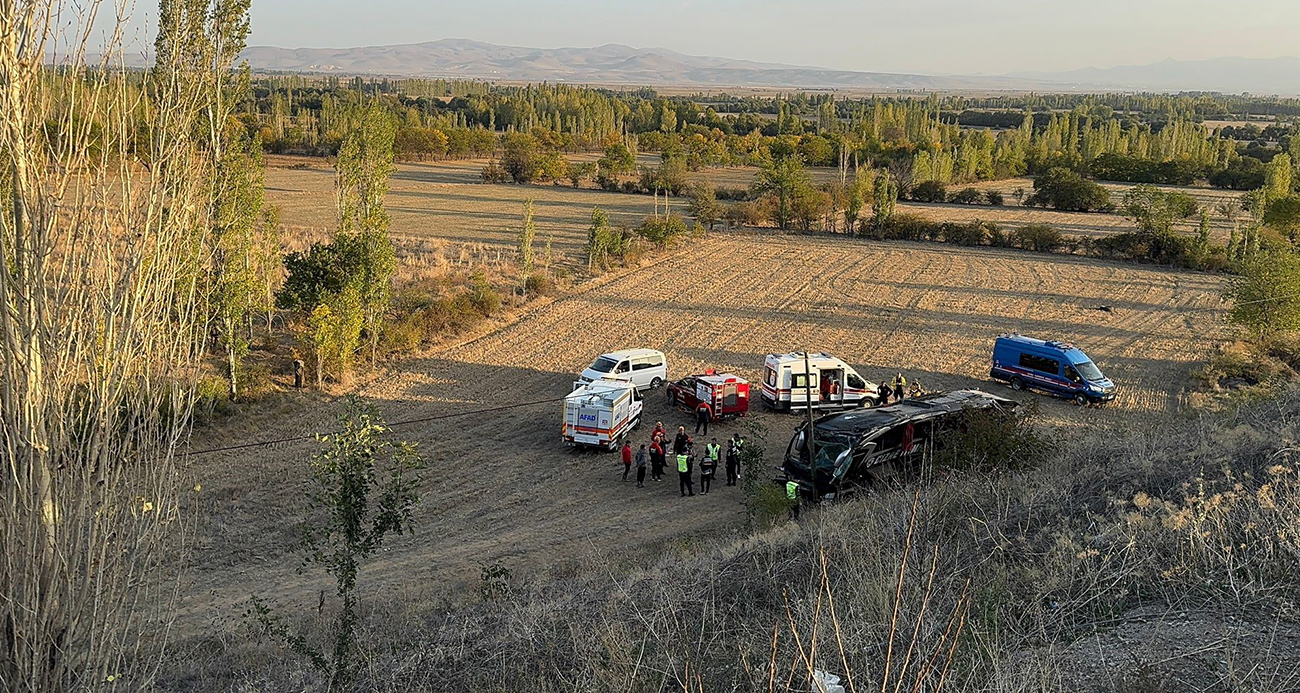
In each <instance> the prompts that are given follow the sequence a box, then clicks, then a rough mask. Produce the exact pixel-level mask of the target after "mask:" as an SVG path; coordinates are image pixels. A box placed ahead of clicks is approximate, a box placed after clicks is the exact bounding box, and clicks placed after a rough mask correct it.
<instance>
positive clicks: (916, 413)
mask: <svg viewBox="0 0 1300 693" xmlns="http://www.w3.org/2000/svg"><path fill="white" fill-rule="evenodd" d="M1019 405H1020V403H1019V402H1016V401H1015V400H1010V399H1007V398H1005V397H998V396H997V395H991V394H989V393H987V392H984V391H981V390H956V391H953V392H943V393H936V394H930V395H922V396H920V397H917V398H914V399H906V400H903V401H902V402H899V403H898V404H891V405H889V406H887V407H878V408H875V409H858V410H854V411H850V412H844V413H842V414H830V415H828V416H823V417H821V418H820V419H817V420H816V421H814V422H813V424H814V426H815V427H816V429H817V434H818V435H821V434H822V433H823V432H824V433H830V434H835V435H840V436H852V437H855V438H859V439H861V440H870V439H871V438H873V437H875V436H874V435H873V434H875V433H878V432H884V431H887V430H889V429H891V428H893V427H895V426H898V425H899V424H904V423H909V422H912V423H915V422H918V421H925V420H926V419H929V418H932V417H935V416H942V415H944V414H951V413H954V412H959V411H962V410H963V409H986V408H988V407H1000V408H1005V409H1014V408H1015V407H1017V406H1019Z"/></svg>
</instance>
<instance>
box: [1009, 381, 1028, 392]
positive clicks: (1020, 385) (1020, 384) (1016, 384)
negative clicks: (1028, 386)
mask: <svg viewBox="0 0 1300 693" xmlns="http://www.w3.org/2000/svg"><path fill="white" fill-rule="evenodd" d="M1011 389H1012V390H1015V391H1016V392H1021V391H1023V390H1024V389H1025V381H1023V380H1021V379H1020V378H1012V379H1011Z"/></svg>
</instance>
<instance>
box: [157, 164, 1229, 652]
mask: <svg viewBox="0 0 1300 693" xmlns="http://www.w3.org/2000/svg"><path fill="white" fill-rule="evenodd" d="M415 170H416V171H419V170H421V169H418V168H417V169H415ZM484 187H487V186H484ZM498 187H501V186H492V187H491V188H490V189H489V190H493V191H494V190H495V189H496V188H498ZM430 204H432V203H430ZM440 228H446V227H445V226H444V227H440ZM1220 289H1221V280H1220V278H1219V277H1217V276H1214V275H1207V274H1196V273H1187V272H1172V271H1164V270H1160V269H1155V268H1150V267H1143V266H1138V265H1125V264H1117V263H1107V262H1100V261H1091V260H1084V259H1078V258H1069V257H1060V256H1046V255H1042V256H1040V255H1033V254H1027V253H1022V252H1016V251H1002V250H993V249H965V248H956V247H948V246H941V245H927V244H901V243H892V244H885V243H872V242H868V241H863V240H857V239H845V238H832V237H827V236H796V235H776V234H770V233H763V234H760V233H746V232H741V233H722V234H716V235H713V236H711V237H709V238H708V239H706V240H704V241H701V242H699V243H697V244H696V245H694V246H692V247H688V248H685V249H683V250H680V251H678V252H676V253H674V254H672V255H670V256H667V257H665V258H663V259H662V260H661V261H660V262H659V263H658V264H656V265H653V266H649V267H644V268H641V269H639V270H633V271H627V272H623V273H619V274H612V275H608V276H606V277H602V278H600V279H597V280H595V281H593V282H590V283H588V284H586V285H584V286H583V287H582V288H581V289H580V290H578V291H576V292H574V293H572V294H570V295H568V296H566V297H563V298H560V299H558V300H555V301H552V302H549V303H546V304H545V305H542V306H540V307H538V308H536V309H534V310H533V311H531V312H529V313H527V314H525V315H523V316H522V317H521V318H520V319H519V320H517V321H515V322H513V323H511V324H508V325H505V326H503V327H501V328H500V329H497V330H494V331H492V332H490V333H488V334H486V335H485V336H481V337H479V338H477V339H473V340H471V341H467V342H463V343H459V344H453V345H451V346H447V347H444V348H440V349H437V350H434V351H432V352H430V353H427V354H425V355H423V356H421V357H418V358H413V359H410V360H407V361H404V362H402V363H399V364H396V365H395V366H394V367H392V368H391V369H389V370H388V371H387V372H385V373H383V374H380V375H379V376H378V377H376V378H374V379H373V380H371V381H370V382H369V383H367V384H365V385H363V386H362V387H361V388H360V394H361V395H362V396H363V397H365V398H368V399H370V400H372V401H374V402H376V403H377V404H378V405H379V406H380V407H381V408H382V409H383V411H384V412H385V413H386V414H387V416H388V417H389V418H390V420H403V419H413V418H425V417H434V416H443V415H451V414H460V413H463V412H465V411H466V410H470V411H473V410H478V409H480V408H484V407H492V406H499V405H501V404H506V403H517V402H531V401H542V400H546V401H547V402H546V403H543V404H539V405H537V406H535V407H527V408H520V409H514V410H510V411H506V412H502V413H497V414H491V415H481V416H471V417H460V418H449V419H445V420H441V421H433V422H429V423H424V424H419V425H416V426H409V427H404V428H401V429H399V432H400V437H401V438H403V439H407V440H411V441H414V442H416V443H418V444H419V445H420V448H421V450H422V452H423V453H424V454H425V455H426V456H427V458H428V459H429V461H430V467H429V469H428V470H427V471H426V472H425V478H426V481H425V483H424V486H423V489H422V491H423V493H424V496H425V501H424V503H423V504H422V505H421V506H420V508H419V510H418V512H417V531H418V533H417V534H416V535H414V536H408V537H399V538H397V539H396V540H395V541H392V542H391V543H390V544H388V545H386V546H385V548H384V550H383V551H382V552H381V553H380V554H379V555H378V556H377V557H376V558H375V560H374V561H373V562H372V563H371V564H369V565H367V566H366V567H365V568H364V569H363V576H362V584H363V585H365V586H366V589H367V590H382V591H384V592H385V593H388V594H398V595H400V596H401V597H402V598H403V599H404V600H408V601H410V602H411V603H415V604H420V603H423V604H436V603H437V602H439V601H440V600H443V599H459V598H461V597H460V596H458V595H463V594H464V592H462V591H461V589H462V588H465V587H471V586H472V585H473V584H474V583H475V582H476V580H477V576H478V570H479V564H480V563H485V564H489V565H490V564H497V563H499V564H503V565H505V566H506V567H508V568H509V569H510V570H512V571H513V572H514V573H515V575H516V576H521V577H523V576H530V577H531V576H535V575H537V574H539V573H547V572H549V573H561V574H562V573H563V572H565V571H568V570H571V569H574V568H576V567H581V566H584V565H585V566H588V567H590V566H591V565H596V566H600V567H601V568H607V567H608V566H609V565H610V564H611V563H613V564H619V563H622V562H628V561H637V560H640V559H642V558H644V557H645V556H647V555H650V554H654V553H658V552H662V551H665V550H671V549H672V547H674V546H680V545H682V544H684V543H693V542H713V541H722V540H725V539H726V538H727V537H729V536H731V534H732V533H733V531H734V530H738V529H740V528H742V527H743V525H744V522H745V519H744V512H743V507H742V503H741V497H740V493H739V490H738V489H736V488H727V487H725V486H721V485H720V484H719V486H718V487H717V488H716V490H715V493H714V494H712V495H710V496H708V497H702V496H699V495H697V496H696V497H694V498H689V499H682V498H680V497H679V496H678V494H677V489H676V484H675V479H673V478H671V477H670V478H667V479H666V480H665V481H664V482H663V483H659V484H655V483H649V485H648V487H647V488H645V489H640V490H638V489H636V488H634V484H632V483H621V482H620V481H619V478H618V477H619V473H620V472H621V465H620V464H619V463H618V462H617V458H616V456H614V455H612V454H594V453H575V452H572V451H569V450H567V449H565V448H564V447H563V445H561V443H560V441H559V436H558V421H557V419H558V417H559V404H558V402H557V401H556V400H557V399H558V398H560V397H562V396H563V395H564V394H565V393H566V392H567V391H568V390H569V387H570V384H571V382H572V380H573V378H574V374H575V373H577V372H578V371H579V370H580V369H581V368H582V367H583V366H585V365H586V364H587V363H588V362H589V361H590V360H591V359H592V358H593V357H594V356H595V355H597V354H599V353H600V352H602V351H605V350H608V349H613V348H619V347H628V346H646V347H654V348H659V349H662V350H664V351H665V352H666V353H667V355H668V359H669V369H670V370H669V372H670V376H671V377H680V376H681V375H684V374H687V373H689V372H695V371H698V370H700V369H702V368H704V367H706V366H716V367H719V368H724V369H731V370H736V371H738V372H740V373H742V374H744V375H746V376H748V377H750V378H753V379H757V376H758V372H759V369H760V368H761V364H762V358H763V354H765V353H767V352H771V351H778V350H782V351H783V350H790V349H795V348H801V347H804V346H808V347H811V348H814V349H819V350H826V351H829V352H831V353H834V354H837V355H839V356H841V357H842V358H844V359H845V360H847V361H848V362H850V363H851V364H853V365H855V366H856V367H858V368H859V369H860V372H862V374H863V375H864V376H866V377H868V378H869V379H883V378H885V377H887V376H888V374H890V373H892V372H894V371H896V370H903V371H905V372H906V373H907V374H908V375H909V376H910V377H912V378H920V379H921V381H922V382H923V383H924V384H925V385H926V386H928V387H930V388H957V387H972V386H973V387H983V388H989V389H992V390H993V391H995V392H999V393H1005V392H1009V390H1006V389H1005V388H1004V387H1002V386H1000V385H996V384H993V383H991V382H990V381H988V379H987V377H986V368H987V365H986V364H987V362H988V359H989V352H990V349H991V344H992V341H993V339H994V337H995V336H996V335H998V334H1000V333H1003V332H1006V331H1012V330H1017V331H1021V332H1025V333H1030V334H1036V335H1045V336H1053V337H1061V338H1070V339H1073V340H1075V341H1076V342H1077V343H1079V344H1080V345H1081V346H1082V347H1083V348H1085V349H1086V350H1087V351H1088V352H1089V353H1090V355H1092V356H1093V358H1095V359H1096V360H1097V362H1098V364H1099V365H1100V366H1101V367H1102V369H1103V370H1105V371H1106V373H1107V374H1108V375H1110V376H1111V377H1112V378H1114V379H1115V380H1117V381H1118V382H1119V383H1120V387H1121V397H1120V399H1119V400H1118V401H1117V402H1116V403H1115V404H1114V405H1113V406H1110V407H1106V408H1100V409H1098V408H1087V409H1080V408H1076V407H1074V406H1072V405H1069V404H1066V403H1063V402H1060V401H1056V400H1048V399H1046V398H1043V397H1038V396H1030V397H1032V398H1033V399H1036V400H1039V401H1040V402H1041V404H1042V408H1043V415H1044V417H1045V420H1046V421H1048V422H1051V423H1052V424H1053V425H1055V426H1058V427H1060V428H1062V429H1071V428H1076V427H1080V426H1092V425H1104V426H1108V427H1116V426H1130V425H1132V426H1141V425H1143V424H1144V423H1145V422H1148V421H1150V420H1151V419H1152V417H1163V416H1166V415H1169V414H1171V413H1173V412H1176V411H1178V410H1180V409H1181V408H1182V407H1183V406H1184V402H1185V398H1186V393H1185V389H1186V387H1187V385H1188V378H1189V376H1188V370H1189V368H1188V367H1189V365H1190V364H1191V363H1193V362H1195V361H1197V360H1199V359H1201V358H1203V356H1204V355H1205V354H1206V353H1207V351H1208V350H1209V349H1210V348H1211V347H1212V344H1213V343H1214V342H1215V341H1217V340H1218V339H1219V338H1220V333H1221V327H1220V326H1221V323H1222V318H1223V309H1222V306H1221V301H1220V298H1219V291H1220ZM1100 304H1107V305H1111V306H1113V307H1114V309H1115V310H1114V312H1113V313H1105V312H1099V311H1097V310H1095V307H1096V306H1097V305H1100ZM337 411H338V405H334V406H332V407H325V406H318V405H312V406H303V407H301V408H298V409H296V410H290V411H286V412H282V413H278V414H276V415H275V416H272V417H268V420H267V421H265V422H264V423H263V424H262V425H261V426H260V427H259V428H258V430H257V431H256V433H255V434H254V435H247V434H245V435H238V436H232V435H230V434H229V432H226V433H223V432H222V431H220V430H216V429H213V430H210V431H206V432H204V435H203V438H206V439H207V440H199V441H196V442H195V443H194V447H195V448H196V449H199V448H203V447H206V446H207V445H210V444H217V445H219V444H227V445H228V444H232V443H240V442H251V441H252V440H269V439H275V438H279V437H284V436H295V435H302V434H303V433H305V432H312V431H325V430H329V429H330V428H331V427H332V418H333V416H334V415H335V413H336V412H337ZM688 418H689V417H688V415H687V414H686V413H684V412H676V411H670V410H669V409H668V408H667V405H666V403H665V401H664V399H663V394H662V391H661V392H656V393H651V394H650V396H649V397H648V399H647V414H646V419H647V423H646V424H644V425H643V427H642V428H641V429H640V430H638V431H637V434H636V436H635V439H634V440H636V441H637V442H641V440H642V439H643V438H644V437H645V436H648V434H649V428H650V426H651V425H652V422H653V421H654V420H656V419H661V420H663V421H665V422H666V423H668V424H669V425H670V426H676V425H679V424H685V423H686V422H687V420H688ZM755 418H757V419H758V420H759V421H760V422H761V423H763V424H765V425H766V426H767V427H768V428H769V429H770V431H771V437H770V440H769V445H770V449H771V450H772V451H773V453H774V454H775V453H777V452H778V451H780V450H783V449H784V447H785V444H786V442H787V441H788V439H789V435H790V433H791V431H792V430H793V427H794V426H795V425H796V423H797V421H798V419H797V418H796V417H794V416H789V415H779V414H767V413H762V412H757V413H756V415H755ZM242 428H243V430H244V431H247V430H248V429H249V427H248V426H247V425H244V426H243V427H242ZM737 428H738V426H737V425H736V424H730V425H723V426H719V427H718V430H717V434H719V435H718V437H719V438H721V437H723V436H726V435H730V433H731V432H732V431H734V430H737ZM314 449H315V445H314V444H311V443H307V444H302V443H296V444H286V445H283V446H279V447H276V448H273V449H268V448H261V449H256V448H255V449H252V450H244V451H238V452H230V453H220V454H211V455H204V456H201V457H195V458H192V459H191V460H190V464H191V465H192V466H191V472H192V473H193V474H194V476H195V477H196V479H197V481H198V482H199V483H201V484H202V487H203V490H202V491H201V493H200V494H199V498H201V504H202V506H203V511H204V514H205V515H206V518H207V519H206V520H205V524H204V526H203V527H202V528H201V530H200V534H199V537H198V539H199V541H198V542H197V543H196V545H195V547H194V548H195V554H194V565H195V572H194V573H193V574H192V576H191V577H192V582H191V583H190V584H188V585H186V586H185V588H184V592H185V598H184V601H183V604H182V613H181V622H180V624H179V628H180V630H181V632H182V633H186V632H193V631H194V630H195V629H197V628H202V627H210V626H211V625H213V624H214V623H217V622H223V621H225V620H226V619H228V618H231V617H232V615H234V614H237V613H239V612H241V611H242V606H243V603H244V602H245V600H246V599H247V598H248V597H249V596H250V595H261V596H264V597H269V598H271V599H273V600H277V601H279V602H281V603H286V602H287V603H296V604H297V605H298V606H299V607H304V608H314V606H315V604H316V601H317V591H318V590H328V589H329V585H328V583H326V582H324V581H322V580H320V579H319V578H316V577H308V576H303V575H299V574H297V572H296V567H297V565H298V559H297V556H296V555H293V554H291V553H290V551H291V547H292V546H293V543H294V540H295V538H296V536H297V535H296V531H295V528H294V525H293V522H294V521H295V518H296V517H297V516H298V514H299V511H298V508H299V502H300V501H299V499H300V498H301V497H302V494H303V486H302V480H303V477H304V473H305V470H304V460H305V459H306V457H307V456H308V455H309V454H310V453H311V452H312V451H313V450H314ZM749 472H750V473H765V472H763V471H760V470H749Z"/></svg>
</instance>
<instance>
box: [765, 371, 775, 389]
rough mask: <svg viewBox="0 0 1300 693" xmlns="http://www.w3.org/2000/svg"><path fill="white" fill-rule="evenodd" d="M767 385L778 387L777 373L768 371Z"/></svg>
mask: <svg viewBox="0 0 1300 693" xmlns="http://www.w3.org/2000/svg"><path fill="white" fill-rule="evenodd" d="M767 384H768V385H771V386H772V387H776V371H774V370H772V369H771V368H769V369H767Z"/></svg>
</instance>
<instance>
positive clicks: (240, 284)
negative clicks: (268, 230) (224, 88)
mask: <svg viewBox="0 0 1300 693" xmlns="http://www.w3.org/2000/svg"><path fill="white" fill-rule="evenodd" d="M212 178H213V183H214V190H213V198H212V199H213V217H212V234H211V235H210V237H209V238H210V243H211V245H212V248H211V251H210V252H211V260H210V273H209V277H210V279H209V281H210V288H209V294H208V302H209V305H210V306H211V312H212V317H213V319H214V320H215V321H216V324H217V332H218V335H219V336H218V342H219V343H220V345H221V348H222V349H223V350H224V351H225V353H226V375H227V378H228V385H229V396H230V398H231V399H237V398H238V397H239V391H240V371H241V369H242V365H243V359H244V357H245V356H247V354H248V348H249V338H250V336H249V334H248V332H249V330H248V325H249V320H250V318H251V316H252V311H253V307H254V305H255V302H256V301H257V299H258V296H257V295H256V294H257V292H258V289H257V281H258V277H257V275H256V274H255V273H254V269H255V268H254V262H255V253H256V248H257V243H258V235H259V226H260V225H261V224H262V223H263V222H264V215H263V191H264V187H263V185H262V152H261V147H260V145H258V143H257V141H256V140H254V139H253V138H251V137H249V136H248V135H247V134H245V133H243V132H242V131H239V130H235V131H234V132H233V133H232V137H231V138H230V142H229V145H228V146H227V147H225V148H224V151H223V153H222V154H221V156H220V157H219V158H218V160H217V162H216V165H215V169H214V172H213V176H212Z"/></svg>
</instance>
